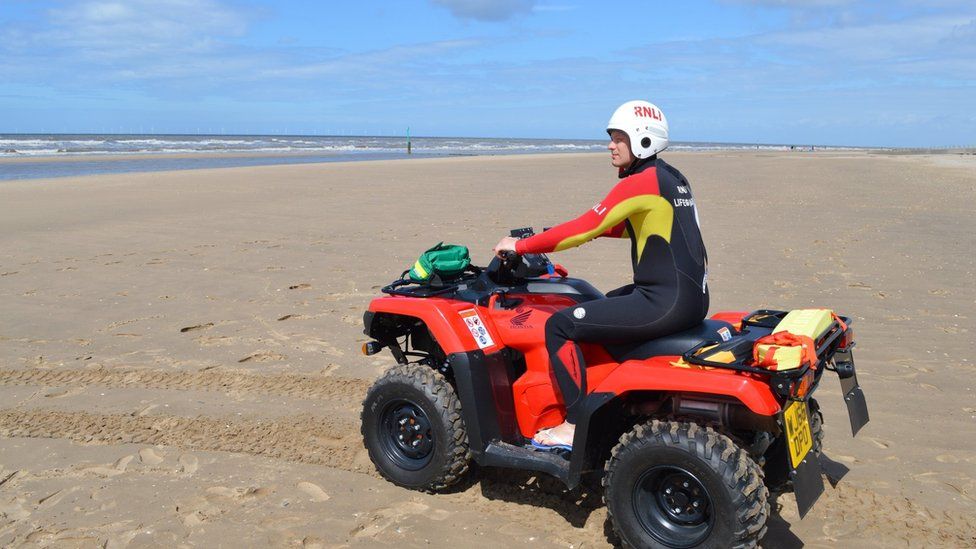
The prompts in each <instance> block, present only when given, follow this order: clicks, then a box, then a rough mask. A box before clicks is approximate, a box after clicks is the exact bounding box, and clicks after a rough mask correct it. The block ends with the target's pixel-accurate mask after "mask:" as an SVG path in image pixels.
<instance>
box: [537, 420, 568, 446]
mask: <svg viewBox="0 0 976 549" xmlns="http://www.w3.org/2000/svg"><path fill="white" fill-rule="evenodd" d="M575 434H576V426H575V425H573V424H572V423H566V422H563V423H561V424H559V425H556V426H555V427H553V428H551V429H543V430H541V431H539V432H538V433H536V434H535V437H533V438H532V446H533V447H534V448H536V449H537V450H567V451H570V450H572V449H573V436H574V435H575Z"/></svg>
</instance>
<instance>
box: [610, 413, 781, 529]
mask: <svg viewBox="0 0 976 549" xmlns="http://www.w3.org/2000/svg"><path fill="white" fill-rule="evenodd" d="M605 470H606V475H605V476H604V478H603V486H604V500H605V502H606V504H607V510H608V514H609V516H610V520H611V523H612V524H613V528H614V530H615V531H616V533H617V535H619V536H620V538H621V540H622V541H623V542H624V545H626V546H630V547H642V548H643V547H682V548H687V547H755V546H756V544H757V543H758V542H759V539H760V538H761V537H762V536H763V535H764V534H765V532H766V519H767V517H768V516H769V504H768V503H767V498H768V491H767V489H766V486H765V485H764V484H763V479H762V470H761V469H760V467H759V466H758V465H757V464H756V462H754V461H753V460H752V459H751V458H750V457H749V455H748V453H746V452H745V451H744V450H742V449H741V448H739V447H738V446H736V445H735V443H733V442H732V440H731V439H729V438H728V437H726V436H725V435H722V434H719V433H717V432H715V431H714V430H713V429H711V428H710V427H701V426H699V425H698V424H696V423H688V422H662V421H656V420H655V421H651V422H649V423H645V424H641V425H638V426H636V427H635V428H633V429H632V430H630V431H629V432H627V433H625V434H624V435H623V436H621V437H620V442H619V443H618V444H617V445H616V446H615V447H614V448H613V450H612V452H611V457H610V459H609V460H608V461H607V464H606V468H605Z"/></svg>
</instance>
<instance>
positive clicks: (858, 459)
mask: <svg viewBox="0 0 976 549" xmlns="http://www.w3.org/2000/svg"><path fill="white" fill-rule="evenodd" d="M663 156H664V157H665V158H666V159H667V160H668V161H669V162H671V163H672V164H674V165H675V166H676V167H678V168H679V169H680V170H682V172H683V173H684V174H685V175H686V176H687V177H688V178H689V180H690V181H691V184H692V187H693V188H694V190H695V195H696V201H697V203H698V207H699V210H700V213H701V219H702V227H703V233H704V236H705V242H706V245H707V246H708V252H709V258H710V260H711V263H710V275H709V283H710V285H711V296H712V308H711V311H712V312H717V311H720V310H749V309H758V308H762V307H773V308H781V309H789V308H800V307H807V306H823V307H831V308H834V309H836V310H837V311H839V312H841V313H844V314H846V315H849V316H851V317H852V318H854V319H855V323H856V324H855V329H856V332H857V336H858V346H857V349H856V351H855V355H856V360H857V365H858V375H859V379H860V382H861V385H862V386H863V388H864V391H865V393H866V395H867V399H868V405H869V408H870V412H871V422H870V423H869V424H868V425H867V426H866V427H865V428H864V429H863V430H862V431H861V433H860V434H859V435H858V437H857V438H852V437H851V435H850V429H849V423H848V420H847V415H846V410H845V408H844V404H843V400H842V398H841V395H840V390H839V384H837V382H836V381H835V380H834V379H832V378H831V377H827V378H825V380H826V383H824V384H823V385H822V386H821V388H820V389H819V391H818V399H819V401H820V403H821V406H822V408H823V412H824V415H825V421H826V426H825V430H826V441H825V453H826V454H827V455H828V456H829V457H831V458H832V459H833V460H835V461H837V462H839V463H843V464H845V465H846V466H848V467H850V469H851V470H850V472H849V473H848V474H847V476H846V477H844V479H843V480H842V482H841V483H840V484H839V485H838V486H837V487H836V488H831V487H830V486H828V487H827V490H826V493H825V494H824V495H823V496H822V497H821V499H820V501H819V502H818V503H817V505H816V507H815V508H814V509H813V511H811V513H810V514H809V515H808V516H807V517H806V518H805V519H803V520H802V521H801V520H800V519H799V517H798V516H797V515H796V511H795V506H794V505H793V502H792V501H791V500H790V499H789V496H784V497H783V498H780V500H779V501H778V502H777V506H778V510H777V511H776V512H774V514H773V516H772V517H771V519H770V522H769V533H768V534H767V536H766V538H765V539H764V540H763V546H764V547H770V548H777V547H799V546H801V545H803V546H806V547H836V546H841V547H900V546H927V547H928V546H944V547H967V546H976V518H974V517H976V353H974V349H976V324H974V320H973V318H974V316H976V284H974V280H976V216H974V205H976V156H972V155H924V154H918V155H885V154H872V153H868V152H846V151H845V152H815V153H810V152H803V153H799V152H797V153H789V152H769V151H763V152H707V153H705V152H701V153H691V152H689V153H665V154H664V155H663ZM614 175H615V174H614V173H613V172H612V170H611V168H610V167H609V166H608V161H607V158H606V155H605V154H554V155H535V156H500V157H465V158H443V159H413V160H403V161H375V162H355V163H331V164H302V165H286V166H268V167H249V168H230V169H212V170H192V171H181V172H157V173H142V174H119V175H107V176H91V177H76V178H64V179H50V180H31V181H7V182H0V402H2V405H0V546H4V547H7V546H56V547H92V546H98V547H111V548H115V547H126V546H161V547H182V546H197V547H220V546H227V547H238V546H241V545H242V543H244V544H246V545H251V546H262V545H273V546H291V547H297V546H303V547H376V546H394V545H395V546H400V547H428V546H433V547H449V546H457V547H506V546H529V547H574V548H579V547H605V546H607V545H608V543H609V542H608V538H607V534H606V531H607V528H608V526H607V524H606V510H605V508H604V507H603V505H602V502H601V499H600V494H599V493H594V492H591V491H587V490H585V489H583V490H580V491H573V492H566V491H565V490H563V489H562V488H561V485H560V484H559V483H558V482H557V481H555V480H552V479H548V478H544V477H539V476H537V475H532V474H523V473H514V474H513V473H511V472H508V471H497V470H481V471H477V472H476V473H475V474H474V475H472V476H471V478H470V479H469V480H468V481H467V482H464V483H462V485H460V486H459V487H457V488H455V489H453V490H451V491H450V492H449V493H445V494H434V495H431V494H423V493H419V492H411V491H407V490H404V489H401V488H398V487H396V486H393V485H392V484H389V483H387V482H385V481H384V480H382V479H381V478H380V477H379V476H378V475H377V474H376V473H375V471H374V469H373V467H372V464H371V463H370V462H369V459H368V458H367V456H366V453H365V450H364V449H363V446H362V441H361V437H360V434H359V408H360V402H361V399H362V397H363V396H364V394H365V391H366V389H367V388H368V387H369V385H370V383H371V382H372V380H373V379H375V378H376V377H377V376H378V375H379V374H380V373H381V372H382V371H383V370H384V369H385V368H387V367H388V366H390V365H392V364H393V359H392V357H391V356H389V354H387V353H383V354H379V355H375V356H372V357H363V356H362V355H361V354H360V352H359V347H360V345H361V344H362V343H363V342H364V341H365V336H363V335H362V312H363V311H364V310H365V308H366V307H367V305H368V302H369V300H370V299H371V298H372V297H374V296H377V295H379V287H381V286H382V285H385V284H386V283H388V282H390V281H391V280H392V279H393V278H395V277H396V276H398V275H399V274H400V272H401V271H402V270H404V269H406V268H408V267H409V266H410V265H411V264H412V262H413V261H414V260H415V259H416V257H417V255H418V254H419V253H420V252H422V251H423V250H424V249H426V248H428V247H430V246H431V245H433V244H435V243H437V242H439V241H442V240H443V241H447V242H453V243H459V244H464V245H467V246H469V247H470V248H471V251H472V256H473V259H474V260H475V262H476V263H481V264H484V263H487V261H488V260H489V258H490V248H491V246H492V245H493V244H494V243H495V242H497V240H498V239H499V238H500V237H501V236H504V235H506V234H507V233H508V229H509V228H514V227H523V226H528V225H532V226H535V227H537V228H538V227H542V226H549V225H552V224H554V223H557V222H559V221H563V220H566V219H569V218H570V217H571V216H575V215H577V214H578V213H580V212H583V211H585V210H586V209H587V208H589V207H591V206H592V205H593V204H594V203H595V202H597V201H599V200H600V198H602V197H603V195H604V193H605V192H606V191H607V190H609V189H610V187H611V186H612V185H613V183H614V182H615V181H616V178H615V176H614ZM553 197H558V198H557V199H554V198H553ZM628 253H629V249H628V245H627V244H626V243H623V242H616V241H609V240H604V241H597V242H593V243H590V244H588V245H586V246H583V247H582V248H580V249H575V250H571V251H567V252H564V253H561V254H560V255H559V256H558V258H557V259H558V262H559V263H562V264H563V265H565V266H566V267H567V268H568V269H569V270H570V273H571V274H572V275H574V276H579V277H582V278H586V279H588V280H589V281H591V282H592V283H593V284H594V285H595V286H597V287H598V288H600V289H602V290H609V289H611V288H614V287H617V286H619V285H622V284H624V283H626V282H627V281H628V278H629V276H630V263H629V255H628Z"/></svg>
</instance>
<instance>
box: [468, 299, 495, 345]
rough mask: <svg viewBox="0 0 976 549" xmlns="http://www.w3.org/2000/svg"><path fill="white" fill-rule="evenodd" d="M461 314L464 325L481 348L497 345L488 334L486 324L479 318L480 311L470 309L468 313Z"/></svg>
mask: <svg viewBox="0 0 976 549" xmlns="http://www.w3.org/2000/svg"><path fill="white" fill-rule="evenodd" d="M459 314H460V315H461V319H462V320H464V325H465V326H467V327H468V331H469V332H471V337H473V338H474V340H475V341H476V342H477V343H478V347H479V348H481V349H484V348H486V347H491V346H493V345H494V344H495V342H494V341H492V339H491V335H489V334H488V329H487V328H485V324H484V322H482V321H481V317H480V316H478V311H475V310H474V309H468V310H467V311H461V312H460V313H459Z"/></svg>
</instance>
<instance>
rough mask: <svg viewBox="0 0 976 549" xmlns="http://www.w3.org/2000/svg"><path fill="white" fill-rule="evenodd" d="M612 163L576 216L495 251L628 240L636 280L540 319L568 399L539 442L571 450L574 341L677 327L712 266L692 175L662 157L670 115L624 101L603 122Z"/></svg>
mask: <svg viewBox="0 0 976 549" xmlns="http://www.w3.org/2000/svg"><path fill="white" fill-rule="evenodd" d="M607 133H608V134H609V135H610V143H609V144H608V145H607V149H608V150H609V151H610V164H611V165H612V166H613V167H614V168H616V169H617V176H618V178H619V179H620V181H619V182H618V183H617V184H616V185H615V186H614V187H613V189H612V190H611V191H610V193H609V194H607V196H606V197H605V198H604V199H603V200H601V201H600V202H598V203H597V204H596V205H595V206H593V208H591V209H589V210H587V211H586V212H585V213H584V214H583V215H581V216H579V217H578V218H576V219H574V220H572V221H568V222H566V223H563V224H561V225H557V226H555V227H553V228H551V229H549V230H547V231H545V232H543V233H540V234H537V235H535V236H532V237H529V238H525V239H521V240H519V239H516V238H512V237H505V238H503V239H501V241H499V242H498V244H497V245H496V246H495V252H496V253H501V252H503V251H514V252H516V253H519V254H535V253H549V252H558V251H561V250H565V249H568V248H572V247H575V246H579V245H581V244H584V243H586V242H589V241H590V240H593V239H594V238H597V237H601V236H604V237H615V238H628V239H630V242H631V247H630V248H631V261H632V264H633V269H634V283H633V284H628V285H627V286H624V287H622V288H618V289H616V290H613V291H611V292H609V293H607V298H606V299H602V300H597V301H590V302H586V303H583V304H581V305H578V306H574V307H570V308H567V309H565V310H562V311H559V312H557V313H556V314H554V315H552V316H551V317H550V318H549V320H548V322H546V328H545V334H546V349H547V350H548V351H549V360H550V363H551V364H552V368H553V373H554V374H555V378H556V381H557V383H558V385H559V391H560V393H561V394H562V399H563V402H564V404H565V405H566V421H565V422H564V423H562V424H560V425H557V426H556V427H553V428H551V429H543V430H541V431H539V432H538V433H537V434H536V435H535V437H534V438H533V440H532V444H533V446H535V447H536V448H539V449H542V450H547V449H553V448H560V449H564V450H571V449H572V444H573V436H574V433H575V429H576V427H575V424H576V418H577V416H578V414H579V412H580V407H581V405H582V403H583V401H584V397H585V396H586V392H587V391H586V364H585V362H584V359H583V353H582V351H581V350H580V348H579V345H577V342H592V343H627V342H636V341H645V340H649V339H654V338H657V337H661V336H665V335H668V334H671V333H675V332H679V331H681V330H685V329H688V328H691V327H693V326H696V325H698V324H700V323H701V321H702V319H704V318H705V314H706V313H707V312H708V284H707V282H708V266H707V256H706V253H705V245H704V243H703V242H702V236H701V231H700V229H699V222H698V210H697V208H696V207H695V199H694V197H693V196H692V193H691V187H690V186H689V184H688V180H687V179H685V177H684V176H683V175H681V173H680V172H679V171H678V170H677V169H675V168H674V167H672V166H671V165H669V164H667V163H666V162H665V161H664V160H662V159H660V158H659V157H658V153H660V152H661V151H663V150H664V149H665V148H666V147H667V146H668V121H667V119H666V118H665V117H664V113H662V112H661V110H660V109H659V108H658V107H657V106H655V105H653V104H651V103H648V102H646V101H628V102H627V103H624V104H623V105H621V106H620V107H619V108H617V110H616V111H615V112H614V113H613V116H611V117H610V122H609V124H607Z"/></svg>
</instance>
